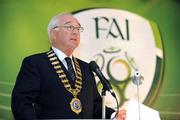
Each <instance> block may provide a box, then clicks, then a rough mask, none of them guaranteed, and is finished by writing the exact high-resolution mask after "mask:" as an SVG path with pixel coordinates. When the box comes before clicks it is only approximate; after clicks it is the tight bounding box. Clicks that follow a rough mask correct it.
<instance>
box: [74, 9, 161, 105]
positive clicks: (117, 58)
mask: <svg viewBox="0 0 180 120" xmlns="http://www.w3.org/2000/svg"><path fill="white" fill-rule="evenodd" d="M73 15H74V16H75V17H76V18H77V19H78V20H79V21H80V23H81V26H82V27H84V29H85V30H84V32H83V33H81V43H80V46H79V47H78V48H77V49H76V51H75V56H78V57H79V58H81V59H83V60H85V61H86V62H90V61H91V60H95V61H96V62H97V63H98V65H99V66H100V68H101V70H102V72H103V74H104V75H105V77H106V78H107V79H108V80H109V81H110V83H111V84H112V86H113V89H114V91H115V93H116V95H117V97H118V101H119V106H120V107H125V106H126V103H127V101H128V100H129V99H131V98H133V99H138V98H137V94H138V93H137V86H136V85H134V84H133V82H132V77H133V75H134V72H135V71H136V70H139V72H140V73H141V75H142V76H143V79H144V80H143V82H142V84H141V85H140V86H139V94H140V98H139V100H140V102H142V103H144V104H147V105H151V104H152V103H153V102H154V100H155V99H156V97H157V95H158V91H159V89H160V86H161V84H162V76H163V68H164V60H163V46H162V41H161V37H160V34H159V31H158V28H157V26H156V24H154V23H153V22H150V21H148V20H147V19H144V18H143V17H141V16H138V15H136V14H134V13H131V12H128V11H124V10H117V9H110V8H94V9H85V10H81V11H76V12H74V13H73ZM96 79H97V86H98V88H99V90H100V89H101V88H102V86H101V84H100V81H99V80H98V78H96ZM106 105H107V106H110V107H116V102H115V100H114V99H113V98H112V96H111V95H110V94H109V93H107V95H106Z"/></svg>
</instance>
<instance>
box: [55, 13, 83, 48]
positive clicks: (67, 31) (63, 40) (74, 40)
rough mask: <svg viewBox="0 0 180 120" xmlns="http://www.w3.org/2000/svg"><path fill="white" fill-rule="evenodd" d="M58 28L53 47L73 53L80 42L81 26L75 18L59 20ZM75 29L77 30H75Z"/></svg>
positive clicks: (66, 16)
mask: <svg viewBox="0 0 180 120" xmlns="http://www.w3.org/2000/svg"><path fill="white" fill-rule="evenodd" d="M58 23H59V24H58V28H56V29H54V30H53V31H52V32H53V40H52V45H53V46H54V47H56V48H58V49H60V50H62V51H69V50H70V51H73V50H74V49H75V48H76V47H77V46H78V45H79V42H80V31H79V30H78V29H77V28H79V27H80V24H79V22H78V20H77V19H75V18H74V17H73V16H70V15H65V16H62V17H61V18H59V20H58ZM74 27H75V29H73V28H74Z"/></svg>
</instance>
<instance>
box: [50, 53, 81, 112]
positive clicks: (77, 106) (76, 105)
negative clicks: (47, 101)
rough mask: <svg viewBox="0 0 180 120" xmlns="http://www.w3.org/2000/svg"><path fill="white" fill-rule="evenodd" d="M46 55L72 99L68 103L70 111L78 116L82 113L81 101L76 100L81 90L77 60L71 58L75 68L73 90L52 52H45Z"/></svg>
mask: <svg viewBox="0 0 180 120" xmlns="http://www.w3.org/2000/svg"><path fill="white" fill-rule="evenodd" d="M47 55H48V58H49V61H50V62H51V64H52V66H53V67H54V69H55V70H56V73H57V74H58V76H59V78H60V81H61V82H62V83H63V85H64V87H65V88H66V90H67V91H69V92H70V93H71V94H72V95H73V97H74V98H73V99H72V100H71V103H70V106H71V110H72V111H73V112H75V113H76V114H79V113H80V112H81V111H82V106H81V101H80V100H79V99H78V98H77V95H78V93H80V92H81V88H82V73H81V69H80V65H79V63H78V61H77V59H76V58H75V57H73V60H74V63H75V67H76V80H75V88H72V87H71V84H70V83H69V80H68V79H67V77H66V74H65V73H64V70H63V69H62V67H61V65H60V63H59V61H58V58H57V56H56V55H55V53H54V51H53V50H50V51H49V52H47Z"/></svg>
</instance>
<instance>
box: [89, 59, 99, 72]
mask: <svg viewBox="0 0 180 120" xmlns="http://www.w3.org/2000/svg"><path fill="white" fill-rule="evenodd" d="M89 66H90V68H91V70H93V71H95V70H96V69H99V66H98V65H97V63H96V62H95V61H91V62H90V63H89Z"/></svg>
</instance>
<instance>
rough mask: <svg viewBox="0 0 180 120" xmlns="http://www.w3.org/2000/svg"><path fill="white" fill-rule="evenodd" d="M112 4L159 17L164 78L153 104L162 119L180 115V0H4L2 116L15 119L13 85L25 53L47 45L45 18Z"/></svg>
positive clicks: (0, 9)
mask: <svg viewBox="0 0 180 120" xmlns="http://www.w3.org/2000/svg"><path fill="white" fill-rule="evenodd" d="M92 7H110V8H117V9H124V10H128V11H130V12H134V13H136V14H139V15H140V16H143V17H145V18H147V19H149V20H152V21H154V22H156V23H157V25H158V26H159V29H160V31H161V36H162V40H163V45H164V53H165V69H164V77H163V84H162V86H161V90H160V94H159V96H158V97H157V100H156V101H155V103H154V104H153V106H150V107H152V108H154V109H156V110H158V111H160V114H161V118H162V120H179V119H180V107H179V106H180V102H179V101H180V89H179V85H180V80H179V76H178V75H179V73H180V72H179V67H180V65H179V63H178V62H179V61H180V57H179V54H178V51H180V47H179V45H180V41H179V40H178V39H179V34H180V32H179V31H180V1H179V0H41V1H40V0H26V1H25V0H0V37H1V38H0V120H12V119H13V117H12V113H11V108H10V101H11V91H12V88H13V85H14V82H15V79H16V76H17V73H18V71H19V68H20V66H21V62H22V59H23V58H24V57H25V56H27V55H30V54H34V53H38V52H43V51H46V50H48V49H49V40H48V35H47V30H46V28H47V24H48V22H49V19H50V18H51V17H52V16H54V15H55V14H57V13H60V12H71V11H76V10H80V9H84V8H92Z"/></svg>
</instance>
